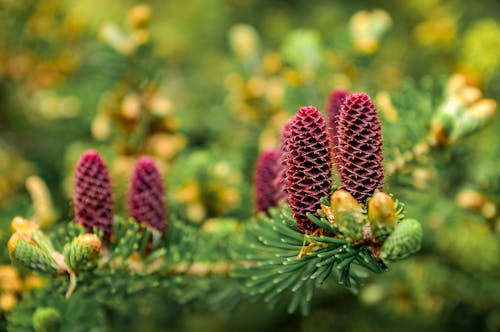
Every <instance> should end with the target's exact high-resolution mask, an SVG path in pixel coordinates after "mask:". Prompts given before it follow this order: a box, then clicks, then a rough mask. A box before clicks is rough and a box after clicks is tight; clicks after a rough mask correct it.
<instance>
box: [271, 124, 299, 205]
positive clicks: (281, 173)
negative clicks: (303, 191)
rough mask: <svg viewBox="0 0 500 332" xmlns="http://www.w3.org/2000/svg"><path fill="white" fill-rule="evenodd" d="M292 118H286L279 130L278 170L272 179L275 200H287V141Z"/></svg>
mask: <svg viewBox="0 0 500 332" xmlns="http://www.w3.org/2000/svg"><path fill="white" fill-rule="evenodd" d="M293 120H294V118H291V119H290V120H288V122H287V123H286V124H285V126H283V129H282V130H281V137H280V150H279V158H278V166H277V167H278V170H277V175H276V179H275V180H274V182H275V183H274V187H275V188H277V189H276V197H275V200H276V202H279V201H286V202H288V194H287V192H286V163H287V160H288V142H289V140H290V128H291V126H292V122H293Z"/></svg>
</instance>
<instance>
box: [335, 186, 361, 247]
mask: <svg viewBox="0 0 500 332" xmlns="http://www.w3.org/2000/svg"><path fill="white" fill-rule="evenodd" d="M330 208H331V210H332V212H333V216H334V218H335V224H337V226H338V227H339V230H340V231H341V232H342V234H344V236H345V237H347V238H350V239H352V240H359V239H361V237H362V235H363V224H364V221H365V217H364V215H363V208H362V207H361V204H359V203H358V202H357V201H356V199H355V198H354V197H353V196H352V195H351V194H350V193H349V192H347V191H346V190H343V189H340V190H337V191H336V192H334V193H333V195H332V197H331V198H330Z"/></svg>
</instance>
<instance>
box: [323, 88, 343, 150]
mask: <svg viewBox="0 0 500 332" xmlns="http://www.w3.org/2000/svg"><path fill="white" fill-rule="evenodd" d="M347 96H349V91H347V90H346V89H343V88H338V89H334V90H333V91H332V93H331V94H330V97H329V98H328V104H327V105H326V120H327V127H328V134H329V135H330V140H331V142H332V146H333V149H334V153H335V149H336V146H337V135H338V133H337V123H338V121H339V115H340V109H341V107H342V104H344V101H345V99H346V98H347Z"/></svg>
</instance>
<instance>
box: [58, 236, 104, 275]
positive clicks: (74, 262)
mask: <svg viewBox="0 0 500 332" xmlns="http://www.w3.org/2000/svg"><path fill="white" fill-rule="evenodd" d="M63 254H64V262H65V263H66V264H67V265H68V267H69V268H71V270H73V271H79V270H83V269H85V268H86V267H87V266H88V265H89V263H92V262H94V261H95V260H96V259H97V258H99V256H100V255H101V240H99V238H98V237H97V235H95V234H90V233H87V234H80V235H79V236H77V237H76V238H74V239H73V241H72V242H71V243H67V244H66V245H65V246H64V251H63Z"/></svg>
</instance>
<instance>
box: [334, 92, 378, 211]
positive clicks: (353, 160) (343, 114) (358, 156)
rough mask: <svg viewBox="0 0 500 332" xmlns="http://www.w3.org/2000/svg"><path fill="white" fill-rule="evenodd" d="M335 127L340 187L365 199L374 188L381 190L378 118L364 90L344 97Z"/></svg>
mask: <svg viewBox="0 0 500 332" xmlns="http://www.w3.org/2000/svg"><path fill="white" fill-rule="evenodd" d="M337 130H338V145H337V147H336V149H335V161H336V163H337V167H338V171H339V173H340V181H341V188H342V189H345V190H347V191H348V192H349V193H351V195H353V196H354V198H356V200H357V201H358V202H360V203H364V202H365V201H366V199H367V198H369V197H370V196H371V195H372V194H373V192H374V191H375V189H379V190H382V187H383V180H384V170H383V167H382V160H383V157H382V139H381V135H380V122H379V120H378V118H377V110H376V109H375V106H374V105H373V103H372V102H371V100H370V98H369V97H368V96H367V95H366V94H364V93H354V94H352V95H350V96H348V97H347V98H346V100H345V102H344V105H343V106H342V108H341V110H340V116H339V121H338V124H337Z"/></svg>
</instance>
